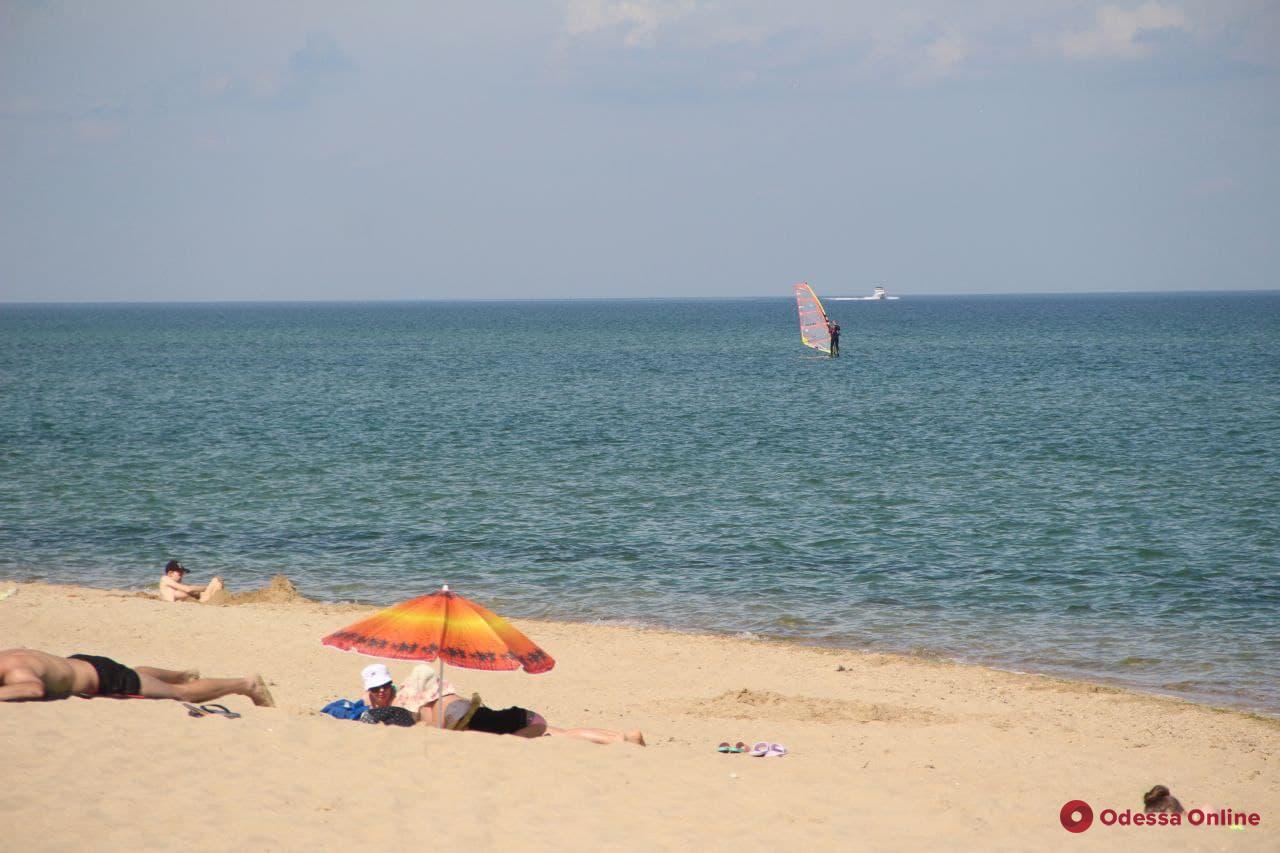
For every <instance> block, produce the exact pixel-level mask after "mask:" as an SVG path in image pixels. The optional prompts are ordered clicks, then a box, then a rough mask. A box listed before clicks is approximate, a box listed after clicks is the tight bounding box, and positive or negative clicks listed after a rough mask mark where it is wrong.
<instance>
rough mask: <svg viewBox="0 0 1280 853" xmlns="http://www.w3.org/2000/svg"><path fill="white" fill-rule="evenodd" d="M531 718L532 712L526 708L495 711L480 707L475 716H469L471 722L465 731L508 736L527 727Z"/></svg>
mask: <svg viewBox="0 0 1280 853" xmlns="http://www.w3.org/2000/svg"><path fill="white" fill-rule="evenodd" d="M532 717H533V712H532V711H530V710H528V709H527V708H517V707H515V706H514V705H513V706H511V707H510V708H503V709H502V710H501V711H495V710H493V709H492V708H486V707H485V706H484V705H481V706H480V707H479V708H476V712H475V714H473V715H472V716H471V722H470V723H468V724H467V731H471V732H489V733H490V734H495V735H509V734H512V733H514V732H518V731H520V730H521V729H523V728H524V727H525V726H527V725H529V720H530V719H531V718H532Z"/></svg>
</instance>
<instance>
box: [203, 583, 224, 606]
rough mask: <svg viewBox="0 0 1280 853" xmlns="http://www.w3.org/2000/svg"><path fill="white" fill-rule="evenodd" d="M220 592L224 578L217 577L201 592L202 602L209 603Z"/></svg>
mask: <svg viewBox="0 0 1280 853" xmlns="http://www.w3.org/2000/svg"><path fill="white" fill-rule="evenodd" d="M220 592H222V578H219V577H215V578H214V579H213V580H211V581H209V585H208V586H206V587H205V588H204V592H202V593H200V603H201V604H205V603H207V602H208V601H209V600H210V599H212V598H213V597H214V596H215V595H217V594H218V593H220Z"/></svg>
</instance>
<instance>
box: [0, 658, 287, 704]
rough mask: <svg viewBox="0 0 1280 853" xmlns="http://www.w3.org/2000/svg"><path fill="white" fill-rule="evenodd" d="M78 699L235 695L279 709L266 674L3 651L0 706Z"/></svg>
mask: <svg viewBox="0 0 1280 853" xmlns="http://www.w3.org/2000/svg"><path fill="white" fill-rule="evenodd" d="M73 693H75V694H77V695H79V696H145V697H147V698H149V699H181V700H182V701H184V702H196V703H199V702H211V701H213V700H214V699H218V698H220V697H222V696H226V695H228V694H231V693H238V694H240V695H241V696H248V697H249V698H250V699H252V700H253V704H255V705H261V706H264V707H267V708H273V707H275V704H276V703H275V700H274V699H273V698H272V697H271V691H270V690H268V689H267V684H266V682H265V681H263V680H262V676H261V675H255V676H254V677H252V678H201V677H200V673H199V672H197V671H196V670H194V669H188V670H183V671H182V672H177V671H174V670H171V669H156V668H155V667H150V666H140V667H138V668H136V669H130V668H129V667H127V666H122V665H121V664H118V663H116V662H115V661H113V660H111V659H110V658H104V657H97V656H95V655H72V656H71V657H69V658H60V657H58V656H57V655H51V654H49V653H47V652H38V651H36V650H35V649H9V650H7V651H3V652H0V702H17V701H21V700H23V699H65V698H67V697H68V696H70V695H71V694H73Z"/></svg>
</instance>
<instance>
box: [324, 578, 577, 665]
mask: <svg viewBox="0 0 1280 853" xmlns="http://www.w3.org/2000/svg"><path fill="white" fill-rule="evenodd" d="M320 642H322V643H324V644H325V645H326V646H333V647H334V648H337V649H342V650H343V651H348V652H358V653H359V654H362V655H369V656H370V657H378V658H394V659H397V660H421V661H430V660H435V659H436V658H440V660H442V661H443V662H445V663H448V664H451V665H453V666H461V667H465V668H467V669H490V670H510V669H520V668H522V667H523V668H524V671H525V672H528V673H532V674H537V673H540V672H546V671H547V670H549V669H551V667H553V666H555V665H556V662H555V661H554V660H553V659H552V657H551V655H549V654H547V653H546V652H544V651H543V650H542V649H540V648H538V647H537V646H536V645H534V643H533V641H532V640H530V639H529V638H528V637H526V636H525V635H524V634H522V633H520V632H519V631H517V630H516V629H515V628H513V627H511V623H509V622H508V621H507V620H506V619H503V618H502V617H501V616H499V615H497V614H496V613H493V612H492V611H490V610H486V609H485V608H483V607H481V606H480V605H479V604H476V603H475V602H474V601H469V600H467V599H466V598H463V597H462V596H461V595H458V594H457V593H456V592H450V591H449V587H447V586H446V587H444V588H443V589H441V590H440V591H439V592H433V593H431V594H430V595H423V596H420V597H418V598H413V599H410V600H409V601H403V602H401V603H400V604H396V605H393V606H392V607H388V608H387V609H386V610H382V611H379V612H378V613H375V614H374V615H373V616H370V617H369V618H367V619H361V620H360V621H359V622H356V623H354V624H352V625H348V626H347V627H346V628H343V629H342V630H341V631H335V632H334V633H332V634H330V635H329V636H327V637H325V638H324V639H323V640H321V641H320Z"/></svg>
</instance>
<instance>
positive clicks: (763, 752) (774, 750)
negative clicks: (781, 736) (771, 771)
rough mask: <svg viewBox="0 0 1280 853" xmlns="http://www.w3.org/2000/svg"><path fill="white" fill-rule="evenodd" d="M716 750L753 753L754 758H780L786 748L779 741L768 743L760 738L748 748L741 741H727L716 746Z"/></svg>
mask: <svg viewBox="0 0 1280 853" xmlns="http://www.w3.org/2000/svg"><path fill="white" fill-rule="evenodd" d="M716 752H727V753H730V754H737V753H742V752H745V753H746V754H747V755H754V756H755V757H756V758H781V757H782V756H784V755H786V754H787V748H786V747H785V746H783V745H782V744H780V743H769V742H768V741H765V740H762V741H759V742H758V743H756V744H755V745H754V746H752V747H751V748H750V749H748V748H747V745H746V744H745V743H743V742H742V741H738V742H737V743H735V744H732V745H731V744H730V743H729V742H728V741H725V742H724V743H722V744H720V745H719V746H717V747H716Z"/></svg>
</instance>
